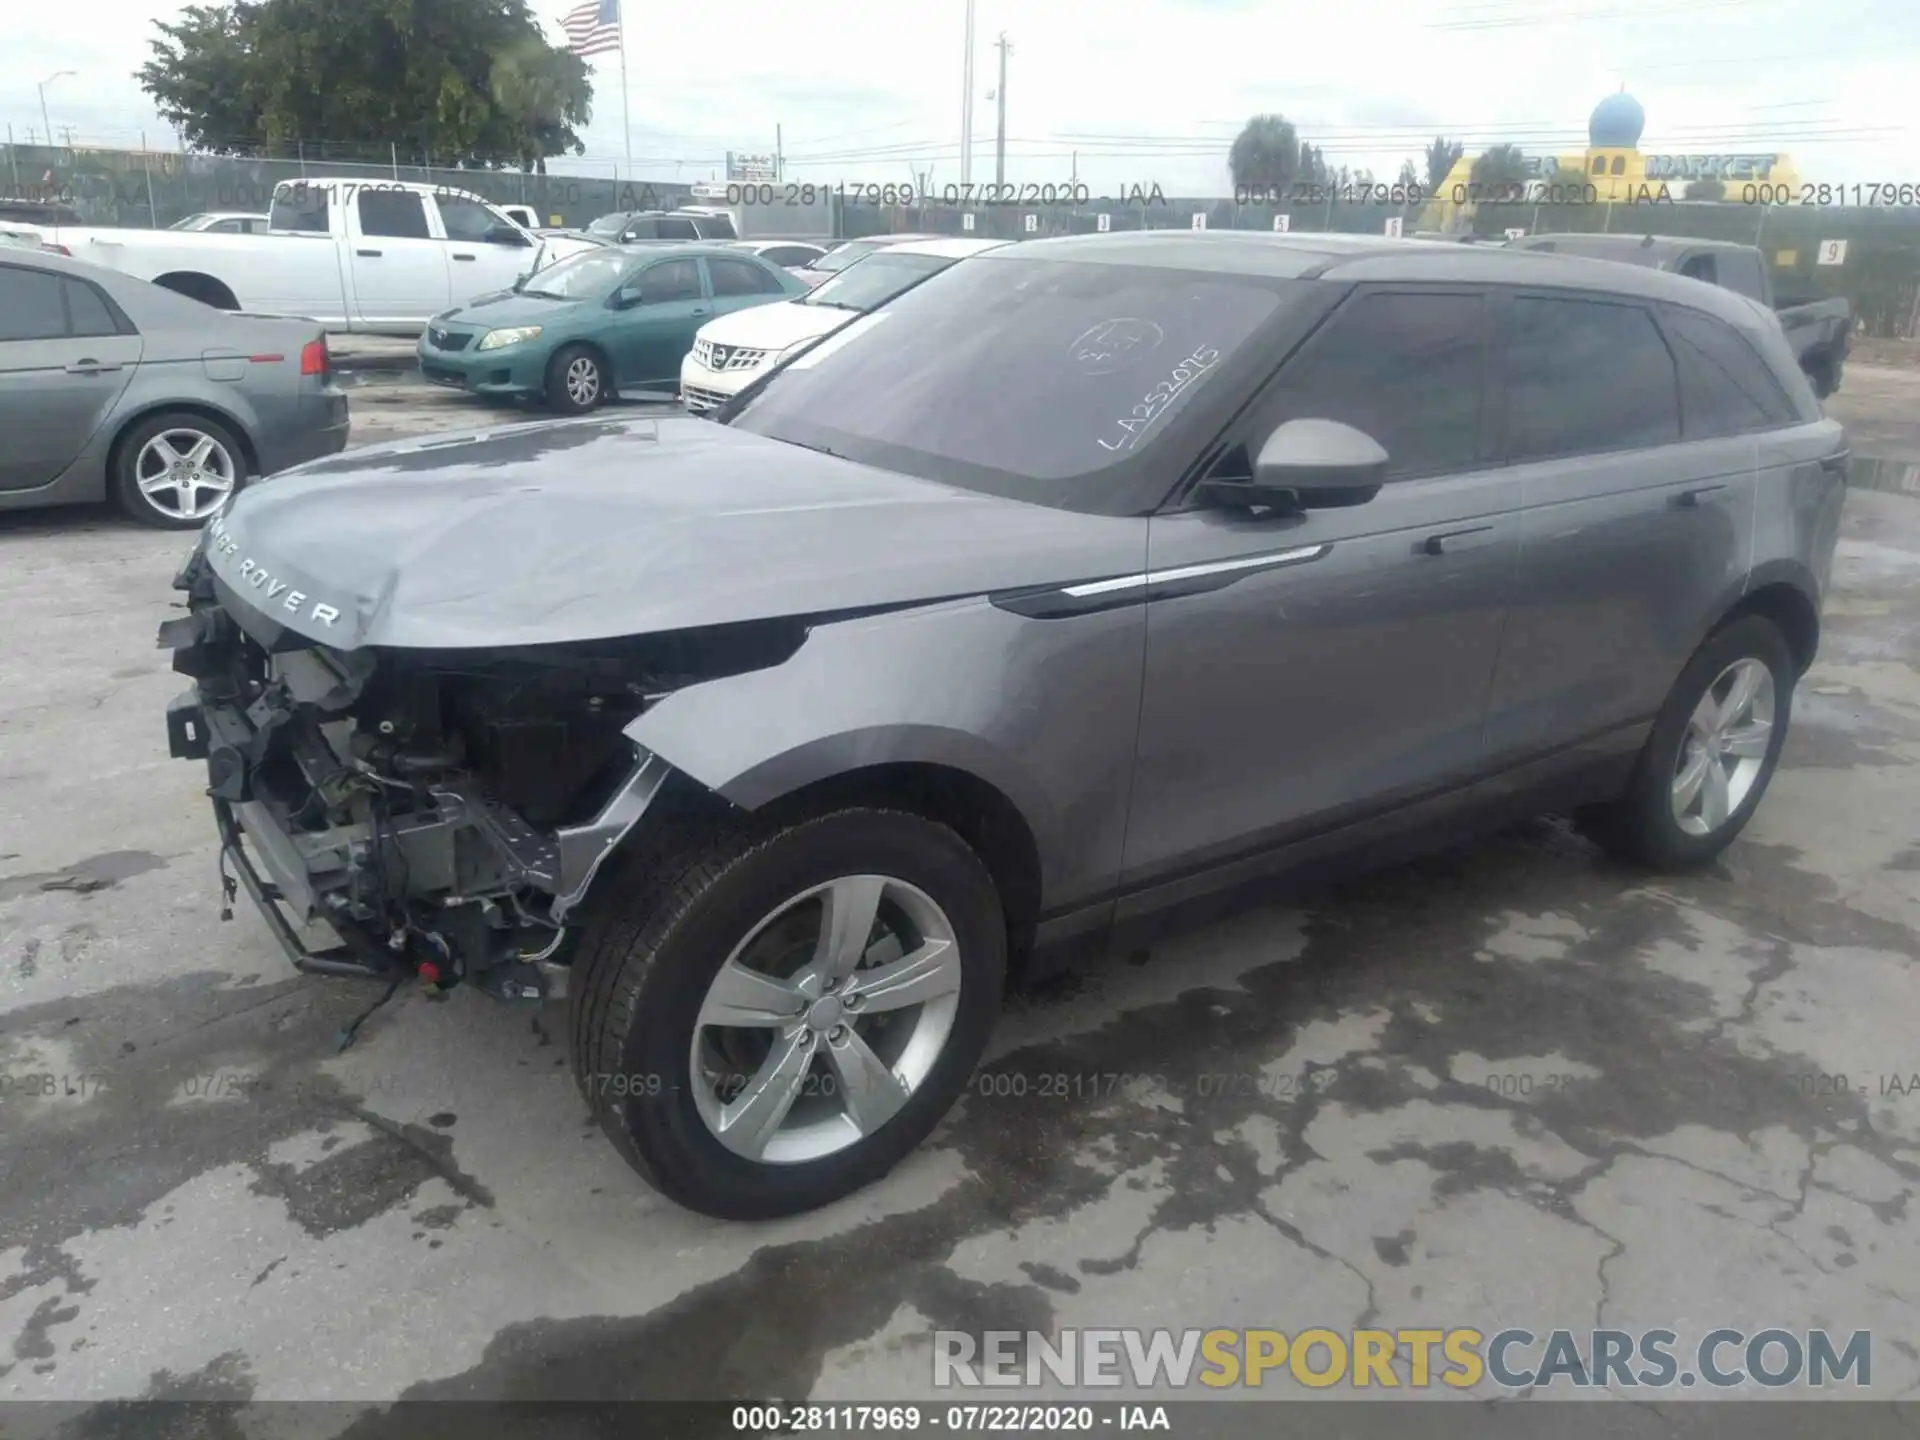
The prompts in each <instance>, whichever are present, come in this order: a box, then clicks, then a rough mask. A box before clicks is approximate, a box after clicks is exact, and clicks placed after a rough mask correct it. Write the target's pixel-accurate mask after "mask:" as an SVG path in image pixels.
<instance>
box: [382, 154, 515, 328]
mask: <svg viewBox="0 0 1920 1440" xmlns="http://www.w3.org/2000/svg"><path fill="white" fill-rule="evenodd" d="M347 214H348V217H349V232H348V241H347V243H348V248H349V252H350V253H349V257H348V258H349V262H350V264H351V266H352V272H353V300H354V315H355V317H356V318H357V319H359V320H360V321H361V322H362V323H363V324H368V325H382V324H398V325H411V324H415V323H418V324H421V325H425V324H426V322H427V320H428V319H429V318H431V317H432V316H434V315H437V314H439V313H440V312H441V311H442V310H445V309H446V308H447V307H448V305H449V304H450V303H451V302H450V296H451V294H452V291H451V288H450V284H449V277H448V270H449V267H450V262H449V260H448V258H447V245H446V242H445V241H443V240H441V239H439V238H438V237H436V236H435V235H434V233H433V228H432V226H431V225H430V224H429V223H428V219H427V202H426V197H425V196H423V195H420V194H418V193H417V192H415V191H412V190H384V189H375V188H373V187H371V186H363V187H361V188H360V189H359V190H356V191H354V192H353V195H352V199H351V203H350V204H349V206H348V209H347ZM496 288H499V287H496ZM476 293H477V292H476ZM462 298H463V299H464V298H467V297H464V296H463V297H462Z"/></svg>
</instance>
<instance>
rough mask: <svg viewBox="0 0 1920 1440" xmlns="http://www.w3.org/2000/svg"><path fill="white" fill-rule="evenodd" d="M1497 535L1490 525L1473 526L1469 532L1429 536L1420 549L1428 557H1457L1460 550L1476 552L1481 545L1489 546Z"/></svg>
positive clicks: (1450, 532)
mask: <svg viewBox="0 0 1920 1440" xmlns="http://www.w3.org/2000/svg"><path fill="white" fill-rule="evenodd" d="M1497 534H1498V532H1497V531H1496V530H1495V529H1494V527H1493V526H1491V525H1475V526H1474V527H1473V528H1472V529H1470V530H1448V531H1446V532H1445V533H1443V534H1439V535H1429V536H1427V538H1426V540H1425V542H1424V543H1423V544H1422V545H1421V547H1420V548H1421V549H1422V550H1424V551H1426V553H1427V554H1429V555H1457V554H1459V553H1460V552H1461V551H1462V550H1477V549H1479V548H1480V547H1481V546H1482V545H1491V544H1492V543H1493V542H1494V539H1495V537H1496V535H1497Z"/></svg>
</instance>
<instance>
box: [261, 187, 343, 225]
mask: <svg viewBox="0 0 1920 1440" xmlns="http://www.w3.org/2000/svg"><path fill="white" fill-rule="evenodd" d="M267 224H268V225H269V226H271V227H272V228H273V229H275V230H295V231H301V232H304V233H305V234H309V235H325V234H326V233H327V229H328V226H327V192H326V190H325V189H323V188H322V187H320V186H318V185H305V184H298V185H282V186H281V187H280V188H279V189H278V190H275V191H274V192H273V208H272V211H271V212H270V213H269V214H268V216H267Z"/></svg>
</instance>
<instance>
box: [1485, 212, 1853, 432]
mask: <svg viewBox="0 0 1920 1440" xmlns="http://www.w3.org/2000/svg"><path fill="white" fill-rule="evenodd" d="M1509 243H1510V244H1512V245H1513V246H1515V247H1516V248H1518V249H1522V250H1544V251H1550V252H1552V253H1555V254H1560V255H1583V256H1586V257H1588V258H1590V259H1595V260H1613V261H1618V262H1620V263H1623V264H1627V265H1648V266H1652V267H1653V268H1655V269H1658V270H1667V271H1671V272H1672V273H1673V274H1675V275H1684V276H1686V277H1687V278H1688V279H1690V280H1700V281H1704V282H1705V283H1706V284H1708V285H1720V286H1724V287H1725V288H1726V289H1728V290H1731V291H1733V293H1734V294H1736V295H1744V296H1746V297H1747V298H1748V299H1749V300H1751V301H1753V302H1754V303H1755V304H1756V305H1759V306H1761V307H1763V308H1764V309H1767V310H1771V311H1774V312H1775V313H1777V314H1778V315H1779V317H1780V324H1781V327H1782V328H1783V329H1784V330H1785V331H1786V333H1787V343H1788V345H1790V346H1791V347H1792V348H1793V353H1794V355H1795V356H1796V357H1797V358H1798V359H1799V362H1800V368H1801V369H1802V370H1804V371H1806V374H1807V379H1808V380H1809V381H1810V382H1811V383H1812V385H1813V393H1814V394H1815V395H1818V396H1819V397H1820V398H1821V399H1822V400H1824V399H1826V398H1827V397H1828V396H1829V395H1831V394H1833V393H1834V392H1835V391H1837V390H1838V389H1839V388H1840V377H1841V373H1842V371H1843V370H1844V369H1845V368H1846V362H1847V351H1848V349H1849V348H1850V346H1851V344H1852V341H1853V306H1852V305H1851V304H1850V303H1849V302H1848V301H1847V299H1846V297H1845V296H1840V297H1837V298H1835V299H1832V300H1812V301H1800V302H1795V303H1791V304H1789V303H1786V302H1783V301H1782V300H1781V299H1780V298H1779V297H1777V296H1776V295H1775V294H1774V290H1773V272H1772V271H1771V270H1770V269H1768V267H1767V258H1766V256H1765V255H1763V254H1762V253H1761V252H1760V250H1759V249H1758V248H1757V247H1755V246H1752V245H1739V244H1735V243H1734V242H1732V241H1729V240H1695V239H1691V238H1687V237H1682V236H1661V235H1528V236H1524V237H1522V238H1521V239H1518V240H1514V241H1510V242H1509Z"/></svg>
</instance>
